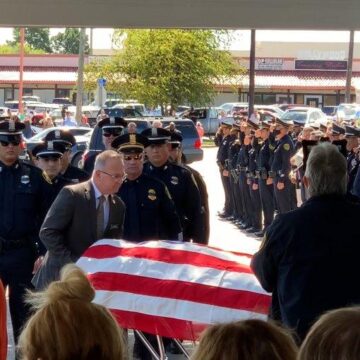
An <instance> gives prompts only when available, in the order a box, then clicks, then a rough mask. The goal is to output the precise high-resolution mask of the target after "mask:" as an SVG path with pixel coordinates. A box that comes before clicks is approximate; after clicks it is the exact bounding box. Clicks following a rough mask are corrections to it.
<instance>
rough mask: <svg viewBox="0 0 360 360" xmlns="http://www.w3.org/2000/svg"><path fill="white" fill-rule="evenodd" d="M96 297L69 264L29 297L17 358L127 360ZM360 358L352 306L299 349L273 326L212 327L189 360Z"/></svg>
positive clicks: (359, 330) (359, 321)
mask: <svg viewBox="0 0 360 360" xmlns="http://www.w3.org/2000/svg"><path fill="white" fill-rule="evenodd" d="M94 296H95V291H94V289H93V287H92V286H91V285H90V283H89V281H88V280H87V278H86V275H85V274H84V273H83V272H82V271H81V270H80V269H79V268H77V267H76V266H75V265H72V264H71V265H67V266H66V267H64V269H63V270H62V274H61V278H60V280H59V281H56V282H53V283H51V284H50V285H49V287H48V288H47V289H46V290H45V291H43V292H37V293H29V295H28V299H27V302H28V304H29V306H31V307H32V309H33V311H34V313H33V315H32V317H31V318H30V319H29V320H28V322H27V324H26V326H25V327H24V330H23V332H22V334H21V336H20V340H19V354H20V358H21V359H26V360H40V359H41V360H45V359H52V360H57V359H59V360H65V359H79V360H80V359H81V360H84V359H89V360H90V359H97V360H115V359H116V360H121V359H127V358H128V356H127V353H128V349H127V341H126V339H125V334H126V332H125V331H123V330H121V329H120V327H119V326H118V325H117V323H116V320H115V319H114V317H113V316H112V315H111V313H110V312H109V311H108V310H107V309H106V308H105V307H103V306H101V305H97V304H95V303H93V302H92V300H93V299H94ZM0 339H2V338H0ZM0 354H1V352H0ZM359 354H360V308H359V307H353V308H346V309H345V308H343V309H337V310H333V311H330V312H328V313H325V314H324V315H322V316H321V317H320V318H319V319H318V321H316V322H315V324H314V325H313V326H312V328H311V330H310V332H309V333H308V335H307V336H306V338H305V340H304V342H303V343H302V344H301V345H300V346H298V344H297V343H296V340H294V337H292V334H291V332H289V331H288V330H285V329H284V328H281V327H280V326H278V325H277V324H275V323H273V322H266V321H262V320H256V319H250V320H244V321H238V322H232V323H227V324H216V325H213V326H210V327H209V328H208V329H207V330H205V332H204V333H203V335H202V336H201V338H200V341H199V344H198V346H197V347H196V348H195V351H194V352H193V354H192V356H191V359H192V360H220V359H224V360H240V359H241V360H250V359H251V360H258V359H259V360H260V359H261V360H296V359H298V360H355V359H358V358H359ZM3 359H5V358H2V359H1V360H3Z"/></svg>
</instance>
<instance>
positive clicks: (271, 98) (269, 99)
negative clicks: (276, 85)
mask: <svg viewBox="0 0 360 360" xmlns="http://www.w3.org/2000/svg"><path fill="white" fill-rule="evenodd" d="M262 101H263V102H262V103H263V105H272V104H275V103H276V95H275V94H263V98H262Z"/></svg>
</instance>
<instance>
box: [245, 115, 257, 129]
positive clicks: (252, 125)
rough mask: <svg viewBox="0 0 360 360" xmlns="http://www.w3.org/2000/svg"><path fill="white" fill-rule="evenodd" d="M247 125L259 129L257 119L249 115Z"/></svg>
mask: <svg viewBox="0 0 360 360" xmlns="http://www.w3.org/2000/svg"><path fill="white" fill-rule="evenodd" d="M247 123H248V125H249V126H250V127H251V128H253V129H254V130H257V129H259V121H257V120H254V119H252V118H251V117H250V118H249V119H248V121H247Z"/></svg>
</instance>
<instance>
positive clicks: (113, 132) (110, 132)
mask: <svg viewBox="0 0 360 360" xmlns="http://www.w3.org/2000/svg"><path fill="white" fill-rule="evenodd" d="M121 132H122V129H106V130H103V136H105V137H110V136H114V137H115V136H119V135H121Z"/></svg>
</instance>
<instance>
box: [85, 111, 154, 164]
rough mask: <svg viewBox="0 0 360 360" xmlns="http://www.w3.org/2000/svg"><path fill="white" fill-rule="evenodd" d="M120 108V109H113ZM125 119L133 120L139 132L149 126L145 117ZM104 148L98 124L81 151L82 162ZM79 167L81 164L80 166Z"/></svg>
mask: <svg viewBox="0 0 360 360" xmlns="http://www.w3.org/2000/svg"><path fill="white" fill-rule="evenodd" d="M115 110H120V109H115ZM126 121H127V122H128V123H129V122H135V123H136V126H137V132H138V133H141V132H142V131H143V130H145V129H147V128H149V127H150V126H151V123H150V121H149V120H147V119H145V118H141V119H139V118H126ZM103 150H105V146H104V144H103V141H102V130H101V128H99V126H98V125H96V126H95V127H94V131H93V132H92V134H91V138H90V141H89V144H88V147H87V149H86V151H85V152H84V153H83V156H82V161H81V162H82V164H83V163H84V162H85V160H86V159H87V158H88V157H89V156H92V155H93V154H94V153H100V152H101V151H103ZM80 167H81V166H80Z"/></svg>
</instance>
